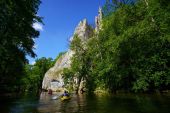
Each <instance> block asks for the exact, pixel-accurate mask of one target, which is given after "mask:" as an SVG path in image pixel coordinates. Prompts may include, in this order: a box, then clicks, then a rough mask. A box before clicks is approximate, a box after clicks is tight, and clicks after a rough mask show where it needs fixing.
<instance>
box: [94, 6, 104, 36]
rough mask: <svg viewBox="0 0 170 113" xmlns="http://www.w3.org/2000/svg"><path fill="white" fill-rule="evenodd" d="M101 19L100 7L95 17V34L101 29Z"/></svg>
mask: <svg viewBox="0 0 170 113" xmlns="http://www.w3.org/2000/svg"><path fill="white" fill-rule="evenodd" d="M102 18H103V13H102V9H101V7H99V11H98V16H96V17H95V25H96V28H95V32H96V33H98V32H99V30H101V28H102Z"/></svg>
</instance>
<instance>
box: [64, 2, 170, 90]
mask: <svg viewBox="0 0 170 113" xmlns="http://www.w3.org/2000/svg"><path fill="white" fill-rule="evenodd" d="M103 14H104V17H103V21H102V29H101V30H100V31H99V33H97V34H96V33H94V35H93V36H92V37H91V39H89V41H88V42H87V43H86V44H85V45H83V42H82V41H81V39H80V38H78V37H77V36H76V35H75V36H74V39H73V41H72V42H71V45H70V47H71V49H72V50H73V51H75V54H74V56H73V58H72V64H71V68H69V69H64V73H63V74H64V75H65V82H66V83H69V81H70V80H71V79H73V77H78V78H79V80H81V78H84V79H85V80H86V87H87V89H89V90H90V91H94V90H98V89H99V90H107V91H109V92H117V91H118V90H123V91H128V92H155V91H165V90H169V89H170V1H169V0H136V1H132V0H120V1H119V0H112V1H110V0H107V1H106V4H105V6H104V7H103ZM83 46H84V47H83ZM79 82H80V81H79Z"/></svg>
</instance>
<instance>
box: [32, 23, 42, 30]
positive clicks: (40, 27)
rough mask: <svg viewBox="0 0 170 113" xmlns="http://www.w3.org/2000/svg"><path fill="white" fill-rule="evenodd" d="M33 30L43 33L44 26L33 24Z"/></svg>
mask: <svg viewBox="0 0 170 113" xmlns="http://www.w3.org/2000/svg"><path fill="white" fill-rule="evenodd" d="M33 28H34V29H36V30H39V31H43V25H42V24H40V23H38V22H36V23H34V24H33Z"/></svg>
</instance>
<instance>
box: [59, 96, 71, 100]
mask: <svg viewBox="0 0 170 113" xmlns="http://www.w3.org/2000/svg"><path fill="white" fill-rule="evenodd" d="M69 99H71V97H70V96H63V97H61V100H62V101H64V100H69Z"/></svg>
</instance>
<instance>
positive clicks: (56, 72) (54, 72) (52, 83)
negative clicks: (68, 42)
mask: <svg viewBox="0 0 170 113" xmlns="http://www.w3.org/2000/svg"><path fill="white" fill-rule="evenodd" d="M72 55H73V51H71V50H68V51H67V52H66V53H65V54H64V55H62V56H61V57H60V58H59V59H58V60H57V62H56V63H55V65H54V67H52V68H50V69H49V70H48V71H47V72H46V74H45V76H44V79H43V83H42V89H45V90H48V89H52V90H53V91H57V90H62V89H63V85H64V81H63V78H62V75H61V72H62V70H63V69H64V68H68V67H70V64H71V57H72Z"/></svg>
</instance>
